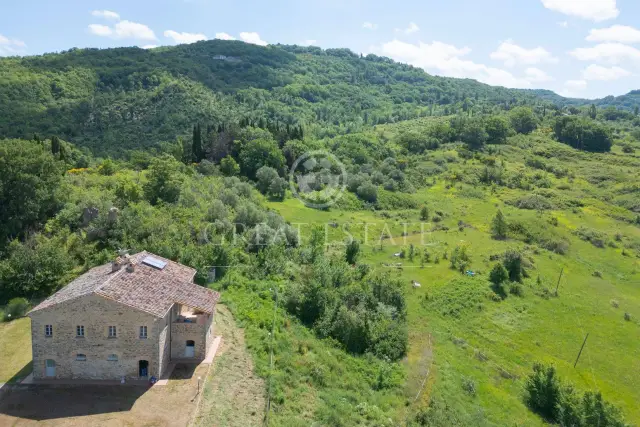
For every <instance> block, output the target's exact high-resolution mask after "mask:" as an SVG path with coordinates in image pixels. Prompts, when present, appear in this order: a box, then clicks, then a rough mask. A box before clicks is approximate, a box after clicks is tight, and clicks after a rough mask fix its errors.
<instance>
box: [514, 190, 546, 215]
mask: <svg viewBox="0 0 640 427" xmlns="http://www.w3.org/2000/svg"><path fill="white" fill-rule="evenodd" d="M509 203H510V204H512V205H514V206H515V207H517V208H519V209H529V210H538V211H542V210H548V209H553V204H552V203H551V202H550V201H549V200H547V199H546V198H545V197H543V196H540V195H539V194H530V195H527V196H524V197H521V198H519V199H517V200H515V201H511V202H509Z"/></svg>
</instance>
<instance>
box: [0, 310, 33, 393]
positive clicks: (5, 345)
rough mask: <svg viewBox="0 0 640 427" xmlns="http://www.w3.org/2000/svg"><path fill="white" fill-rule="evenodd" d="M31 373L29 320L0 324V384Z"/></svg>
mask: <svg viewBox="0 0 640 427" xmlns="http://www.w3.org/2000/svg"><path fill="white" fill-rule="evenodd" d="M30 372H31V320H30V319H27V318H24V319H18V320H14V321H12V322H5V323H0V383H2V382H5V383H6V382H14V381H17V380H18V379H20V378H23V377H25V376H27V375H28V374H29V373H30Z"/></svg>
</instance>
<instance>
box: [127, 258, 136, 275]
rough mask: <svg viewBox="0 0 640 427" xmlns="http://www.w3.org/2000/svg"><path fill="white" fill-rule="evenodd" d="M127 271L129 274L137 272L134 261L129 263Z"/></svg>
mask: <svg viewBox="0 0 640 427" xmlns="http://www.w3.org/2000/svg"><path fill="white" fill-rule="evenodd" d="M127 271H128V272H129V273H133V272H134V271H136V265H135V264H134V263H133V261H129V264H127Z"/></svg>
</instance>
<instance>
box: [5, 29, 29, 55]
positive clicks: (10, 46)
mask: <svg viewBox="0 0 640 427" xmlns="http://www.w3.org/2000/svg"><path fill="white" fill-rule="evenodd" d="M25 47H27V45H26V43H25V42H23V41H22V40H18V39H10V38H9V37H5V36H3V35H2V34H0V56H10V55H18V54H20V53H22V52H23V50H24V48H25Z"/></svg>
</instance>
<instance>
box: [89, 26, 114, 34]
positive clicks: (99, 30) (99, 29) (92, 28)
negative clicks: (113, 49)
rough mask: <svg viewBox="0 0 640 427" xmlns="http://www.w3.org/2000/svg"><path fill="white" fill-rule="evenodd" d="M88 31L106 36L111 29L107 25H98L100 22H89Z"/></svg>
mask: <svg viewBox="0 0 640 427" xmlns="http://www.w3.org/2000/svg"><path fill="white" fill-rule="evenodd" d="M89 32H90V33H91V34H95V35H96V36H101V37H107V36H110V35H111V34H113V30H112V29H111V27H108V26H106V25H100V24H90V25H89Z"/></svg>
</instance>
